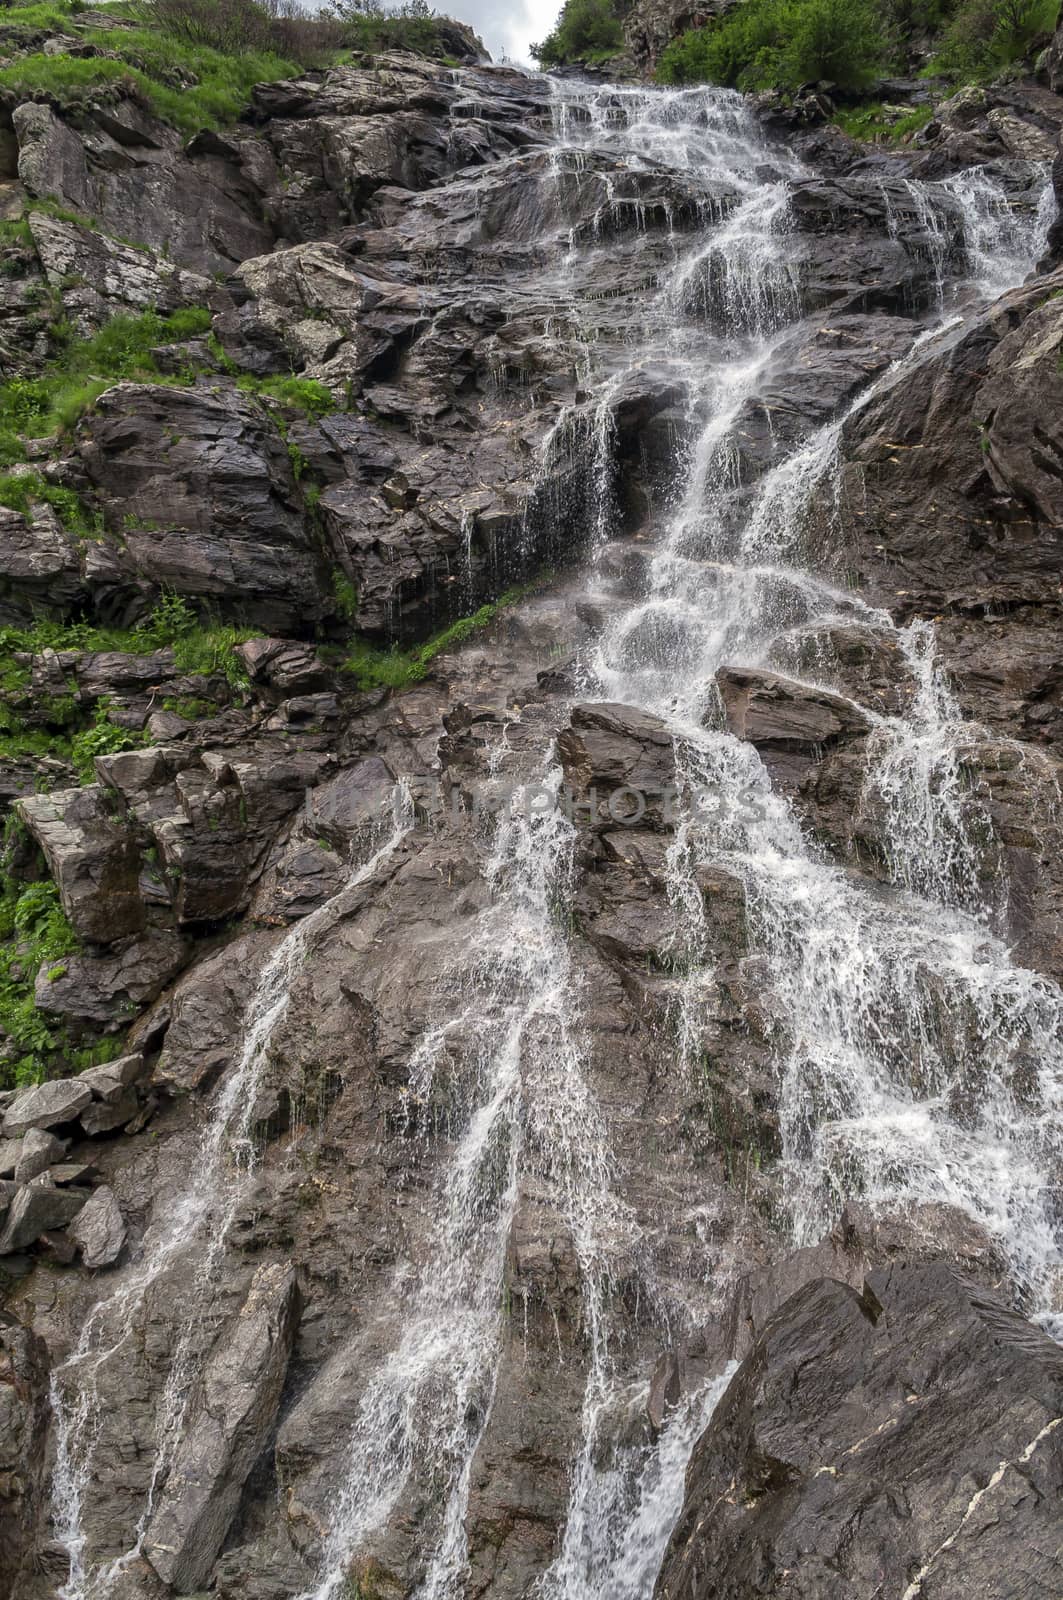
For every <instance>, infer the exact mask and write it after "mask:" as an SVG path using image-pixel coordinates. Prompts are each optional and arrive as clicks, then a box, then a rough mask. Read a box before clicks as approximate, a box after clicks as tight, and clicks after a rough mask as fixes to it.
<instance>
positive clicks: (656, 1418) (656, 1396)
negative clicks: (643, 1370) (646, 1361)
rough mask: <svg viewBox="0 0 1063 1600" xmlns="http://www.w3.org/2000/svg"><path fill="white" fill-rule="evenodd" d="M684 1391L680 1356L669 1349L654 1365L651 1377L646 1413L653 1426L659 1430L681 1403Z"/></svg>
mask: <svg viewBox="0 0 1063 1600" xmlns="http://www.w3.org/2000/svg"><path fill="white" fill-rule="evenodd" d="M682 1392H683V1386H682V1380H681V1377H680V1371H679V1358H678V1356H677V1355H676V1354H675V1352H674V1351H668V1352H667V1353H666V1354H665V1355H663V1356H662V1357H661V1359H660V1360H659V1361H658V1363H657V1365H656V1366H655V1367H654V1369H653V1377H652V1378H651V1379H650V1393H649V1398H648V1399H647V1401H646V1414H647V1415H648V1417H649V1419H650V1425H651V1427H653V1428H654V1429H657V1430H659V1429H660V1428H661V1426H662V1424H663V1422H664V1419H665V1417H666V1415H667V1413H668V1412H669V1411H670V1410H671V1409H672V1407H673V1406H677V1405H678V1404H679V1400H680V1396H681V1395H682Z"/></svg>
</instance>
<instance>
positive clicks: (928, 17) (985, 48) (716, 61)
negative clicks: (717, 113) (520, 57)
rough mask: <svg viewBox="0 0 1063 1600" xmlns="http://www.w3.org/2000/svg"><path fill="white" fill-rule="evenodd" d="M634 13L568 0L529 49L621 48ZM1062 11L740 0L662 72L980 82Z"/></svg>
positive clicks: (746, 83)
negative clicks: (917, 75)
mask: <svg viewBox="0 0 1063 1600" xmlns="http://www.w3.org/2000/svg"><path fill="white" fill-rule="evenodd" d="M629 9H630V8H629V7H628V6H627V5H625V3H624V0H565V4H564V5H563V7H562V9H561V13H560V16H559V17H558V21H557V25H556V27H555V28H554V30H553V31H552V33H550V35H549V36H548V37H547V38H546V39H545V40H544V41H543V43H542V44H540V45H534V46H533V47H532V48H533V52H534V54H535V55H536V57H537V58H538V60H539V62H540V65H541V66H543V67H552V66H560V65H564V64H565V63H569V62H576V61H585V62H602V61H606V60H608V59H609V58H611V57H613V56H616V55H618V54H619V53H620V52H621V50H622V49H623V46H624V32H623V19H624V17H625V16H626V15H627V12H628V10H629ZM1057 10H1058V5H1057V0H739V3H738V4H737V5H734V6H732V7H731V8H730V9H728V10H727V11H726V12H725V13H724V14H722V15H720V16H717V17H714V18H712V19H711V20H710V21H708V22H706V23H704V24H703V25H702V26H700V27H695V28H688V29H687V30H686V31H684V32H683V33H681V34H679V35H678V36H677V37H676V38H674V39H673V40H672V41H671V43H670V44H669V45H668V46H667V48H666V49H665V50H664V52H663V53H662V55H661V57H660V60H659V62H658V64H657V78H658V80H659V81H660V82H661V83H665V84H688V83H718V84H723V85H726V86H729V87H731V88H737V89H743V90H758V89H776V90H782V91H784V92H785V91H792V90H794V89H797V88H799V87H800V86H801V85H802V84H807V83H816V82H827V83H831V84H834V85H836V86H838V87H839V88H841V89H844V90H848V91H852V92H859V91H861V90H864V89H866V88H867V87H868V86H869V85H870V84H872V83H873V82H874V81H875V79H876V78H880V77H882V76H884V75H888V74H890V73H907V72H910V71H912V70H919V71H924V72H926V73H927V74H930V75H933V76H935V77H939V78H942V79H945V80H947V81H949V82H952V83H977V82H982V81H986V80H988V79H991V78H993V77H995V76H997V75H998V74H999V73H1001V72H1002V71H1006V70H1007V69H1008V68H1010V67H1012V66H1014V65H1015V64H1017V63H1020V62H1024V61H1028V60H1029V59H1030V58H1031V57H1032V55H1034V54H1035V53H1036V52H1037V51H1038V50H1039V49H1040V48H1042V46H1043V45H1045V44H1046V43H1047V41H1048V37H1049V35H1050V33H1051V31H1052V28H1053V27H1054V25H1055V19H1056V12H1057ZM917 122H918V118H917Z"/></svg>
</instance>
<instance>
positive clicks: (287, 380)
mask: <svg viewBox="0 0 1063 1600" xmlns="http://www.w3.org/2000/svg"><path fill="white" fill-rule="evenodd" d="M230 366H231V363H230ZM236 387H237V388H238V389H243V390H244V391H245V392H246V393H247V394H254V395H259V396H260V397H261V398H263V399H268V400H276V401H277V402H278V403H279V404H280V405H284V406H291V407H292V408H293V410H296V411H305V412H306V414H307V416H308V417H314V418H315V419H316V418H318V417H325V416H327V415H328V413H329V412H330V411H335V409H336V402H335V400H334V399H333V398H332V395H331V394H330V392H329V391H328V389H326V388H325V385H324V384H323V383H318V382H317V380H316V379H314V378H294V377H281V378H255V377H252V376H251V375H250V374H246V375H245V376H244V377H242V378H239V379H238V380H237V384H236Z"/></svg>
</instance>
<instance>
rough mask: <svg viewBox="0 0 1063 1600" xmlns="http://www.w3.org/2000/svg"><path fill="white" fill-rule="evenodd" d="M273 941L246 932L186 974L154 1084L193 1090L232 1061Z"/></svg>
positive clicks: (177, 991) (175, 997) (176, 997)
mask: <svg viewBox="0 0 1063 1600" xmlns="http://www.w3.org/2000/svg"><path fill="white" fill-rule="evenodd" d="M269 945H270V939H269V935H268V934H267V935H263V934H245V935H243V936H242V937H241V938H239V939H236V940H234V941H233V943H231V944H229V945H227V946H225V947H224V948H223V949H221V950H217V951H215V952H213V953H212V954H211V955H208V956H207V957H206V958H205V959H204V960H202V961H200V962H199V963H198V964H197V965H196V966H195V967H193V968H192V969H191V970H190V971H189V972H188V973H187V974H186V975H185V977H183V978H182V979H181V981H180V982H179V983H178V984H177V986H176V988H175V990H174V994H173V999H172V1002H171V1005H170V1022H169V1027H168V1028H167V1031H166V1038H165V1041H164V1043H163V1049H162V1054H161V1055H160V1057H159V1060H158V1062H157V1063H156V1066H155V1070H154V1073H153V1075H152V1082H153V1083H155V1084H157V1085H161V1086H162V1087H163V1088H164V1089H167V1090H169V1091H173V1090H178V1091H187V1090H194V1089H198V1088H200V1087H201V1086H203V1085H205V1084H208V1083H209V1082H210V1081H211V1079H212V1078H213V1077H214V1076H215V1074H216V1073H217V1072H219V1071H220V1070H221V1068H222V1067H224V1066H227V1065H228V1063H229V1062H230V1060H231V1059H232V1054H233V1042H234V1040H236V1039H237V1038H239V1037H240V1030H241V1023H242V1019H243V1015H244V1008H245V1006H246V1004H247V1001H248V998H249V996H250V993H251V989H252V985H253V983H254V980H255V978H256V976H257V973H258V971H259V968H260V966H261V964H262V962H263V961H264V960H265V959H266V955H267V952H268V949H269Z"/></svg>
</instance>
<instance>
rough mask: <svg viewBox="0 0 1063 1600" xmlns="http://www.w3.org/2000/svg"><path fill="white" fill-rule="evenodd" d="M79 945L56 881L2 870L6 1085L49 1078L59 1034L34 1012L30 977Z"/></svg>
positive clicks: (0, 1078) (2, 1074)
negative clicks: (28, 879) (23, 878)
mask: <svg viewBox="0 0 1063 1600" xmlns="http://www.w3.org/2000/svg"><path fill="white" fill-rule="evenodd" d="M78 949H80V941H79V939H78V937H77V935H76V934H75V932H74V930H73V928H72V927H71V926H70V923H69V922H68V921H67V919H66V917H65V916H64V914H63V911H62V907H61V906H60V904H59V890H58V889H57V888H56V886H55V884H54V883H52V882H50V881H48V880H45V881H43V882H41V883H30V884H21V883H16V882H14V881H13V880H12V879H11V878H10V877H9V876H8V875H7V874H6V872H5V873H4V874H3V876H2V878H0V1029H2V1030H3V1032H4V1034H5V1035H6V1037H7V1040H8V1042H9V1047H10V1049H11V1050H12V1052H13V1056H14V1059H13V1060H11V1061H7V1062H5V1063H4V1064H3V1065H2V1066H0V1083H3V1085H4V1087H5V1088H16V1087H19V1086H21V1085H22V1084H27V1083H37V1082H39V1081H40V1080H41V1079H42V1078H44V1077H47V1076H48V1073H49V1070H50V1068H51V1066H52V1064H53V1062H54V1057H55V1052H56V1051H57V1050H59V1049H60V1048H61V1047H62V1042H63V1032H62V1029H61V1028H59V1027H57V1026H56V1025H55V1024H53V1023H50V1022H49V1021H48V1020H47V1019H46V1018H45V1017H44V1016H43V1015H42V1014H41V1012H40V1011H38V1010H37V1007H36V1005H35V1004H34V1000H33V985H34V980H35V979H36V976H37V972H38V969H39V968H40V967H41V966H42V965H43V964H44V963H45V962H47V963H48V965H49V966H51V967H54V966H56V965H60V964H61V963H62V958H63V957H64V956H69V955H73V954H74V953H75V951H77V950H78Z"/></svg>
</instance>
